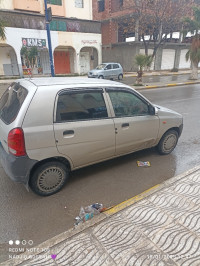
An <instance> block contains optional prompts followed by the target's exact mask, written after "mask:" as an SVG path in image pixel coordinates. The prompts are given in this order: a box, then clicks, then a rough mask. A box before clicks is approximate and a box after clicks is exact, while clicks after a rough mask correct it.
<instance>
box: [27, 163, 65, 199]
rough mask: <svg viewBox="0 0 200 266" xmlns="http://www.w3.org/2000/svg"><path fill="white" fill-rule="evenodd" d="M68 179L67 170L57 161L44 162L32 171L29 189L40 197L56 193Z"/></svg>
mask: <svg viewBox="0 0 200 266" xmlns="http://www.w3.org/2000/svg"><path fill="white" fill-rule="evenodd" d="M68 178H69V169H68V168H67V167H66V166H65V165H64V164H63V163H60V162H58V161H51V162H46V163H44V164H42V165H40V166H39V167H38V168H36V170H35V171H34V173H33V175H32V176H31V179H30V182H29V184H30V187H31V189H32V190H33V192H35V193H36V194H38V195H40V196H50V195H52V194H55V193H57V192H58V191H59V190H61V189H62V187H63V186H64V185H65V183H66V182H67V180H68Z"/></svg>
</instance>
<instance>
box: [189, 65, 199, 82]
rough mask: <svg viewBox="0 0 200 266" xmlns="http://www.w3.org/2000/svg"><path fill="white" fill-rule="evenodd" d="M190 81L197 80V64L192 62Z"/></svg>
mask: <svg viewBox="0 0 200 266" xmlns="http://www.w3.org/2000/svg"><path fill="white" fill-rule="evenodd" d="M190 79H192V80H196V79H198V62H193V61H192V72H191V75H190Z"/></svg>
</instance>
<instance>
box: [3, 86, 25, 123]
mask: <svg viewBox="0 0 200 266" xmlns="http://www.w3.org/2000/svg"><path fill="white" fill-rule="evenodd" d="M27 94H28V91H27V90H26V89H25V88H23V87H22V86H20V85H19V84H18V83H12V84H11V85H10V86H9V87H8V89H7V90H6V91H5V93H4V94H3V96H2V97H1V99H0V119H1V120H2V121H3V122H4V123H6V124H10V123H12V122H13V121H14V120H15V118H16V117H17V114H18V113H19V110H20V108H21V106H22V104H23V102H24V100H25V98H26V96H27Z"/></svg>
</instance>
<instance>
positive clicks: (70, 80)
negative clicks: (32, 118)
mask: <svg viewBox="0 0 200 266" xmlns="http://www.w3.org/2000/svg"><path fill="white" fill-rule="evenodd" d="M23 80H24V81H26V82H27V81H28V82H30V83H32V84H34V85H35V86H37V87H40V86H49V85H79V84H80V85H83V84H84V85H87V84H88V85H92V84H94V85H101V84H102V85H118V86H119V85H121V86H126V85H124V84H121V83H119V82H115V81H111V80H106V79H94V78H82V77H45V78H25V79H19V80H17V82H23Z"/></svg>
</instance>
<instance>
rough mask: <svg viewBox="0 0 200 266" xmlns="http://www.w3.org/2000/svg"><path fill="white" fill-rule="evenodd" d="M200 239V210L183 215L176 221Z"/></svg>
mask: <svg viewBox="0 0 200 266" xmlns="http://www.w3.org/2000/svg"><path fill="white" fill-rule="evenodd" d="M178 222H179V223H180V224H182V225H183V226H184V227H187V228H188V229H189V230H190V231H191V232H193V233H194V234H196V235H197V236H198V237H199V238H200V210H199V211H197V212H189V213H184V214H183V215H182V216H181V217H180V218H179V220H178Z"/></svg>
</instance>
